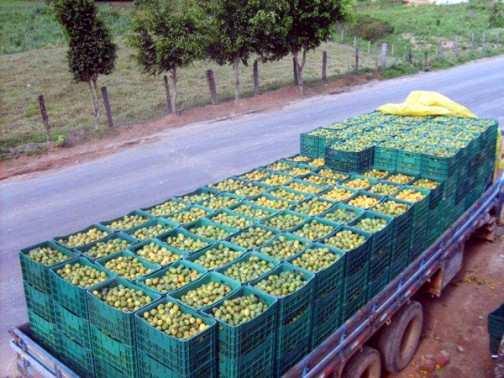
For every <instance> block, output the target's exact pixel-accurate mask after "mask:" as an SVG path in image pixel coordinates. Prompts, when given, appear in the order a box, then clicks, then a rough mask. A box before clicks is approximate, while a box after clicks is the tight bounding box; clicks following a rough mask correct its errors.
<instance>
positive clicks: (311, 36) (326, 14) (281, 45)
mask: <svg viewBox="0 0 504 378" xmlns="http://www.w3.org/2000/svg"><path fill="white" fill-rule="evenodd" d="M274 3H275V7H274V9H273V10H272V11H273V12H274V16H273V18H274V20H275V22H274V23H273V24H271V23H269V24H265V25H269V27H270V29H269V30H268V29H265V31H264V32H263V34H262V38H263V44H262V48H260V49H259V51H260V52H261V55H262V56H263V58H264V59H267V60H273V59H280V58H283V57H284V56H285V55H287V54H289V53H290V54H292V56H293V58H294V63H295V68H296V71H297V78H298V85H299V88H300V91H301V93H303V90H304V79H303V72H304V67H305V64H306V54H307V52H308V51H309V50H312V49H315V48H317V47H319V46H320V44H321V43H322V42H324V41H327V40H328V39H330V37H331V34H332V32H333V29H334V27H335V25H336V23H337V22H338V21H342V20H344V19H346V18H348V17H350V16H351V14H352V7H353V0H276V1H274ZM263 26H264V25H263Z"/></svg>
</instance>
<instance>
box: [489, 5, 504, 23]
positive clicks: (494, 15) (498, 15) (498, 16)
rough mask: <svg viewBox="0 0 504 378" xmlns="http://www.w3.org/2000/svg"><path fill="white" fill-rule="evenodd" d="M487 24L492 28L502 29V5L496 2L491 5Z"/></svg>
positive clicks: (503, 7) (503, 10) (503, 13)
mask: <svg viewBox="0 0 504 378" xmlns="http://www.w3.org/2000/svg"><path fill="white" fill-rule="evenodd" d="M488 22H489V24H490V27H492V28H504V3H502V2H496V3H495V4H494V5H493V7H492V8H491V9H490V18H489V20H488Z"/></svg>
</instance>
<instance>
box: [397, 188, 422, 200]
mask: <svg viewBox="0 0 504 378" xmlns="http://www.w3.org/2000/svg"><path fill="white" fill-rule="evenodd" d="M394 197H395V198H397V199H399V200H403V201H406V202H419V201H421V200H423V199H424V198H425V194H423V193H421V192H419V191H417V190H414V189H404V190H401V191H400V192H399V193H397V194H396V195H395V196H394Z"/></svg>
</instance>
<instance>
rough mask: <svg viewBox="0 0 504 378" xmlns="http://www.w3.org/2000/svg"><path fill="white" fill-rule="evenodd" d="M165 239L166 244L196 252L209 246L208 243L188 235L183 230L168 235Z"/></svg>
mask: <svg viewBox="0 0 504 378" xmlns="http://www.w3.org/2000/svg"><path fill="white" fill-rule="evenodd" d="M165 241H166V244H168V245H170V246H172V247H174V248H177V249H179V250H181V251H189V252H196V251H199V250H200V249H202V248H204V247H206V246H207V243H206V242H204V241H203V240H201V239H195V238H192V237H190V236H186V235H185V234H183V233H181V232H177V233H176V234H175V235H171V236H168V237H167V238H166V239H165Z"/></svg>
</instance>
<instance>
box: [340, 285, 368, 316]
mask: <svg viewBox="0 0 504 378" xmlns="http://www.w3.org/2000/svg"><path fill="white" fill-rule="evenodd" d="M366 303H367V290H366V287H365V289H364V293H363V294H362V295H361V296H360V297H358V298H356V299H355V300H354V301H352V302H349V303H346V304H344V305H343V308H342V322H346V321H347V320H348V319H349V318H351V317H352V316H353V315H354V314H355V313H356V312H357V311H359V310H360V309H361V308H362V307H364V305H365V304H366Z"/></svg>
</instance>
